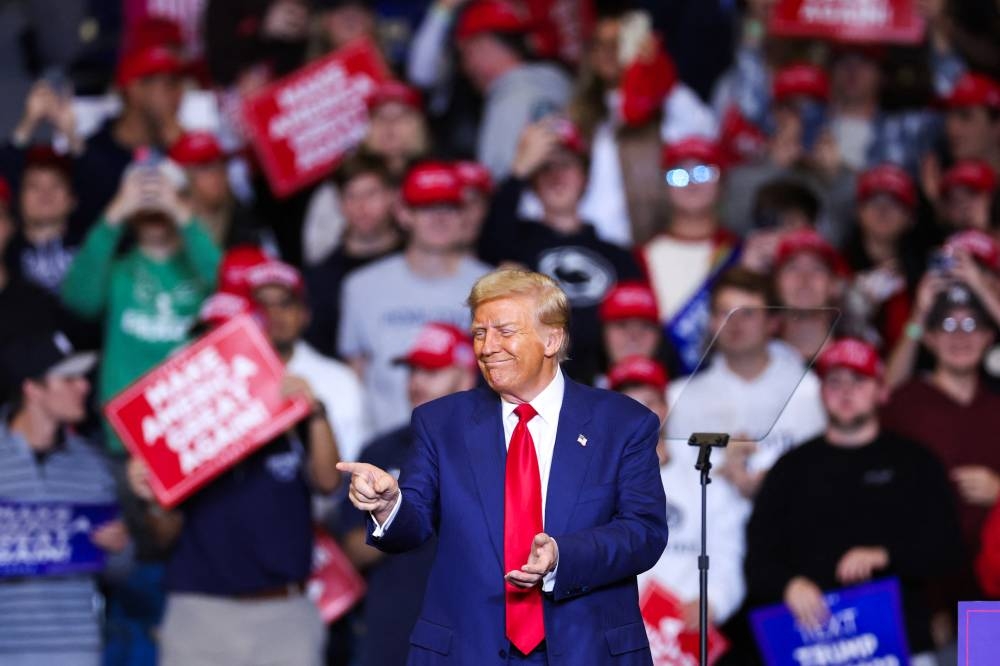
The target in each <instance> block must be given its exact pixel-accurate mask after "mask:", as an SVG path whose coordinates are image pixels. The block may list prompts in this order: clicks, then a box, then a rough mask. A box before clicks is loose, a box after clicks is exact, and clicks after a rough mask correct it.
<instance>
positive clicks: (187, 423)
mask: <svg viewBox="0 0 1000 666" xmlns="http://www.w3.org/2000/svg"><path fill="white" fill-rule="evenodd" d="M284 374H285V367H284V364H283V363H282V362H281V360H280V359H279V358H278V357H277V356H276V355H275V353H274V350H273V349H272V348H271V345H270V343H269V342H268V341H267V339H266V338H265V337H264V334H263V333H262V332H261V330H260V327H259V326H258V325H257V324H256V323H254V321H253V319H252V318H251V317H249V316H247V315H243V316H241V317H237V318H235V319H232V320H230V321H229V322H227V323H226V324H224V325H222V326H220V327H219V328H217V329H215V330H214V331H212V332H211V333H209V334H208V335H206V336H204V337H202V338H200V339H199V340H197V341H195V342H193V343H191V344H190V345H188V346H187V347H185V348H184V349H182V350H181V351H179V352H178V353H177V354H175V355H173V356H171V357H170V358H169V359H168V360H167V361H166V362H165V363H163V364H161V365H159V366H157V367H156V368H154V369H153V370H151V371H150V372H148V373H146V374H145V375H143V376H142V377H140V378H139V379H138V380H137V381H136V382H135V383H134V384H132V385H131V386H129V387H128V388H127V389H125V390H124V391H122V392H121V393H119V394H118V395H116V396H115V397H114V398H112V399H111V400H110V401H109V402H108V404H107V405H106V406H105V408H104V413H105V415H106V416H107V418H108V421H110V423H111V426H112V427H113V428H114V430H115V432H116V433H118V436H119V437H121V439H122V442H124V444H125V447H126V448H127V449H128V450H129V452H130V453H131V454H132V455H133V456H136V457H137V458H139V459H140V460H142V461H143V462H144V463H145V464H146V466H147V467H148V468H149V471H150V475H149V481H150V485H151V486H152V488H153V493H154V494H155V495H156V499H157V501H158V502H159V503H160V504H162V505H163V506H165V507H168V508H169V507H172V506H176V505H177V504H178V503H179V502H181V501H182V500H184V499H185V498H187V497H188V496H190V495H191V494H192V493H194V492H196V491H197V490H198V489H200V488H202V487H203V486H205V485H206V484H207V483H208V482H209V481H211V480H212V479H214V478H215V477H216V476H218V475H219V474H221V473H222V472H224V471H225V470H226V469H228V468H230V467H232V466H233V465H235V464H236V463H237V462H239V461H240V460H242V459H243V458H245V457H247V456H248V455H250V454H251V453H252V452H254V451H255V450H257V449H259V448H260V447H261V446H262V445H264V444H266V443H267V442H268V441H270V440H271V439H273V438H274V437H275V436H276V435H278V434H279V433H282V432H284V431H285V430H287V429H288V428H290V427H291V426H292V425H293V424H295V423H296V422H297V421H299V420H300V419H302V418H303V417H304V416H306V414H308V413H309V405H308V403H307V402H306V400H305V399H304V398H295V399H291V400H290V399H287V398H284V397H282V396H281V380H282V378H283V377H284Z"/></svg>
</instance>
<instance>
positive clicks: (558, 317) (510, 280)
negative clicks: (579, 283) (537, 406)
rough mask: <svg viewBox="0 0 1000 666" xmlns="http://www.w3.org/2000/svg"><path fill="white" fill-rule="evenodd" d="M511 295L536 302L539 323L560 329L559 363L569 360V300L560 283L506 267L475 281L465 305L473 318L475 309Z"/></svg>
mask: <svg viewBox="0 0 1000 666" xmlns="http://www.w3.org/2000/svg"><path fill="white" fill-rule="evenodd" d="M512 296H528V297H531V298H533V299H535V303H536V304H537V306H538V307H537V309H536V311H535V314H536V315H537V318H538V322H539V323H541V324H543V325H545V326H550V327H552V328H559V329H562V331H563V333H564V335H563V342H562V345H561V346H560V347H559V353H558V356H557V358H558V360H559V361H565V360H566V359H568V358H569V315H570V307H569V298H568V297H567V296H566V292H564V291H563V290H562V289H561V288H560V287H559V284H558V283H557V282H556V281H555V280H553V279H552V278H550V277H549V276H548V275H544V274H542V273H535V272H534V271H526V270H521V269H516V268H505V269H500V270H495V271H493V272H492V273H487V274H486V275H484V276H483V277H481V278H479V279H478V280H476V283H475V284H474V285H472V291H471V292H469V298H468V299H467V300H466V303H467V304H468V306H469V310H470V311H471V312H472V315H473V316H475V314H476V309H477V308H478V307H479V306H480V305H482V304H483V303H486V302H488V301H493V300H496V299H498V298H509V297H512Z"/></svg>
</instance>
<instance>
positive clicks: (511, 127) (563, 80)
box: [476, 63, 572, 180]
mask: <svg viewBox="0 0 1000 666" xmlns="http://www.w3.org/2000/svg"><path fill="white" fill-rule="evenodd" d="M571 89H572V84H571V82H570V80H569V78H568V77H567V76H566V75H565V74H564V73H563V72H562V70H560V69H559V68H558V67H556V66H554V65H550V64H547V63H528V64H524V65H521V66H519V67H516V68H515V69H512V70H510V71H509V72H507V73H506V74H504V75H503V76H501V77H500V78H499V79H497V80H496V81H494V82H493V83H492V84H491V85H490V87H489V89H488V90H487V91H486V104H485V105H484V107H483V120H482V123H481V124H480V126H479V152H478V154H477V156H476V157H477V159H478V160H479V162H480V163H482V164H484V165H485V166H486V168H488V169H489V170H490V173H492V174H493V178H494V179H496V180H501V179H502V178H503V177H504V176H506V175H507V173H508V171H510V166H511V163H512V162H513V161H514V154H515V152H516V151H517V140H518V136H519V135H520V133H521V130H522V129H523V128H524V126H525V125H527V124H528V123H531V122H534V121H536V120H538V119H539V118H542V117H543V116H546V115H548V114H550V113H554V112H558V111H562V110H563V109H564V108H565V107H566V104H567V103H568V102H569V98H570V92H571Z"/></svg>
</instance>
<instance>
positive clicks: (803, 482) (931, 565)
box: [746, 339, 961, 664]
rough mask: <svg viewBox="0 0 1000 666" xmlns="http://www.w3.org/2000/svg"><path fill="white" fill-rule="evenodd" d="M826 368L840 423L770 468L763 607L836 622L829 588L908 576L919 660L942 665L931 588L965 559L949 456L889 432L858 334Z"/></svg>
mask: <svg viewBox="0 0 1000 666" xmlns="http://www.w3.org/2000/svg"><path fill="white" fill-rule="evenodd" d="M817 370H818V372H819V374H820V376H821V378H822V387H821V395H822V399H823V406H824V408H825V409H826V413H827V419H828V424H827V427H826V431H825V432H824V434H823V435H821V436H820V437H817V438H816V439H813V440H812V441H810V442H807V443H805V444H803V445H802V446H801V447H799V448H797V449H794V450H792V451H790V452H788V453H787V454H785V456H783V457H782V458H781V459H780V460H779V461H778V462H777V464H775V466H774V467H773V468H772V469H771V471H770V472H769V473H768V475H767V478H766V479H765V480H764V484H763V486H762V487H761V490H760V493H759V494H758V496H757V501H756V505H755V507H754V513H753V516H752V518H751V519H750V524H749V526H748V528H747V559H746V571H747V587H748V593H749V597H750V600H751V604H754V605H758V604H767V603H774V602H776V601H778V600H781V599H783V600H784V602H785V603H786V604H787V605H788V608H789V610H791V612H792V614H793V615H795V618H796V620H797V621H798V623H799V624H800V625H802V626H805V627H810V628H816V627H822V626H825V622H826V620H827V618H828V615H829V609H828V608H827V606H826V602H825V601H824V598H823V591H825V590H830V589H832V588H838V587H843V586H849V585H856V584H859V583H864V582H866V581H869V580H871V579H873V578H881V577H884V576H896V577H898V578H899V580H900V585H901V587H902V594H903V619H904V622H905V625H906V632H907V636H908V642H909V646H910V650H911V653H912V654H913V657H912V658H911V661H910V663H911V664H933V663H936V661H934V657H933V655H932V654H929V653H930V652H931V650H932V649H933V644H932V641H931V634H930V627H929V613H928V609H927V608H926V607H925V605H924V602H923V592H924V589H925V587H926V585H927V583H928V582H929V581H931V580H934V579H936V578H939V577H942V576H944V575H946V574H948V573H950V572H951V571H952V570H953V569H954V568H955V567H957V566H958V564H959V563H960V562H961V559H960V558H961V550H960V543H961V541H960V539H961V537H960V533H959V529H958V520H957V517H956V515H955V509H954V503H953V502H952V498H951V491H950V488H949V486H948V480H947V477H946V476H945V473H944V468H943V467H942V466H941V463H940V462H939V461H938V460H937V459H936V458H935V457H934V456H933V455H932V454H931V453H930V452H928V451H926V450H925V449H923V448H921V447H920V446H918V445H917V444H914V443H912V442H909V441H907V440H904V439H901V438H899V437H896V436H894V435H890V434H888V433H885V432H883V431H882V428H881V425H880V423H879V418H878V406H879V402H880V401H881V400H882V398H883V397H884V388H883V386H884V385H883V383H882V362H881V361H880V359H879V357H878V354H877V352H876V351H875V349H874V348H873V347H871V346H870V345H868V344H867V343H865V342H862V341H860V340H856V339H842V340H839V341H837V342H835V343H833V344H831V345H830V346H829V347H828V348H827V349H826V350H825V351H824V352H823V354H822V355H821V356H820V358H819V361H818V364H817Z"/></svg>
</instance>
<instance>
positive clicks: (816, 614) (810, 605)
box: [785, 576, 830, 629]
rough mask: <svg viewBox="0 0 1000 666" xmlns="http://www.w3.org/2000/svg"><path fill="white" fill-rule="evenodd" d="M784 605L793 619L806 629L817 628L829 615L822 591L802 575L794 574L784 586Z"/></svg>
mask: <svg viewBox="0 0 1000 666" xmlns="http://www.w3.org/2000/svg"><path fill="white" fill-rule="evenodd" d="M785 605H786V606H788V610H790V611H791V612H792V615H794V616H795V621H796V622H798V623H799V624H800V625H802V626H803V627H806V628H807V629H818V628H819V627H821V626H822V625H823V623H824V622H826V618H827V617H828V616H829V615H830V609H829V608H827V606H826V601H825V600H824V599H823V591H822V590H821V589H819V586H818V585H816V583H814V582H812V581H811V580H809V579H808V578H806V577H804V576H796V577H795V578H793V579H792V580H791V581H790V582H789V583H788V585H787V586H786V587H785Z"/></svg>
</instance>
